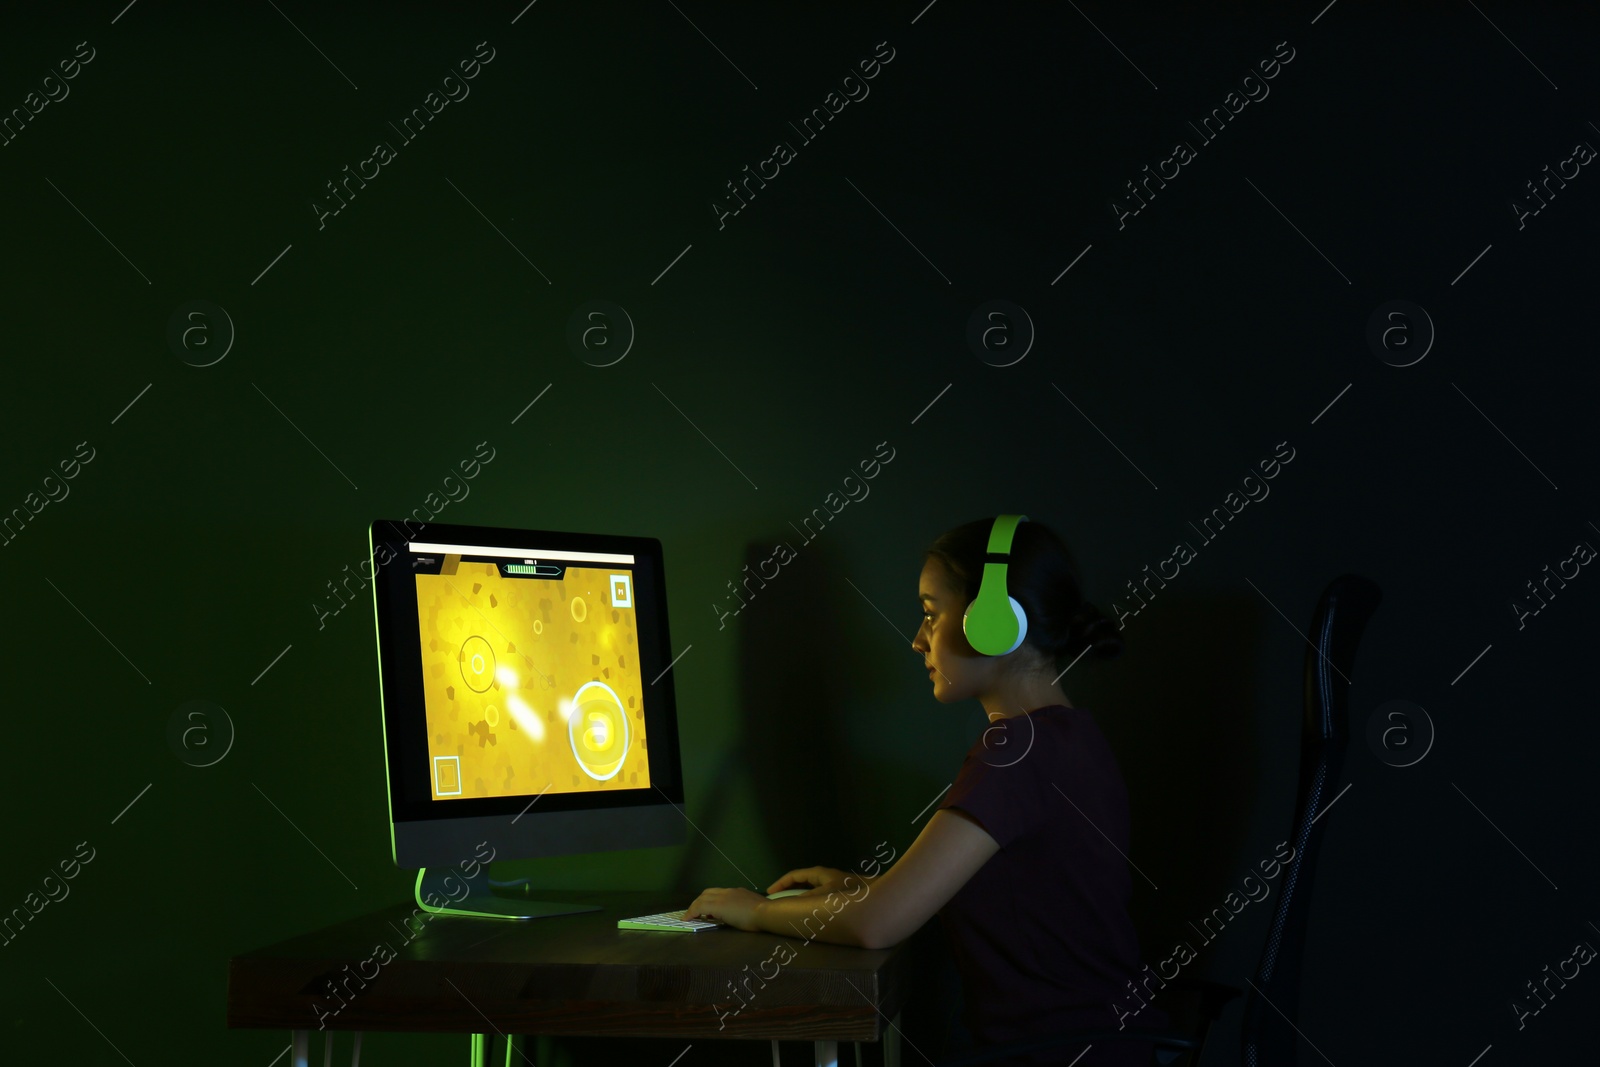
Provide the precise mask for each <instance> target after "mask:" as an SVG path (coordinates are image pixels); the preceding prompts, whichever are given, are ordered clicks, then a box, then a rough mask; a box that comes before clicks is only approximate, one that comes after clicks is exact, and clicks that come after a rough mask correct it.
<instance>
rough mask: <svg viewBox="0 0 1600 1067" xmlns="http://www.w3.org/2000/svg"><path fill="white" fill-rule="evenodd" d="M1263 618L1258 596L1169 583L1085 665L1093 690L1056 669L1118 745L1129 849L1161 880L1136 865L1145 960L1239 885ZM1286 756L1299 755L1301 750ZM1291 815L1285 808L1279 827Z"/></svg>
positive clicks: (1250, 796) (1252, 795)
mask: <svg viewBox="0 0 1600 1067" xmlns="http://www.w3.org/2000/svg"><path fill="white" fill-rule="evenodd" d="M1261 621H1262V609H1261V606H1260V602H1259V601H1258V600H1254V599H1251V598H1249V597H1231V596H1207V597H1203V598H1195V597H1188V598H1186V597H1184V596H1182V595H1180V594H1177V593H1175V592H1173V591H1169V592H1166V593H1163V594H1162V603H1161V604H1160V605H1159V610H1152V611H1147V612H1141V613H1140V614H1139V615H1138V616H1137V617H1134V618H1131V619H1129V620H1128V623H1127V627H1126V629H1125V631H1124V639H1125V640H1126V641H1127V651H1125V652H1124V653H1123V654H1122V656H1120V657H1119V658H1117V659H1115V660H1111V661H1109V662H1106V663H1104V664H1095V665H1094V666H1091V667H1090V669H1089V671H1088V672H1086V673H1087V675H1088V677H1086V678H1085V682H1086V683H1087V682H1088V681H1089V678H1090V677H1092V678H1093V679H1094V682H1093V690H1094V696H1093V697H1092V698H1091V697H1089V696H1088V695H1087V694H1088V692H1089V688H1090V687H1089V686H1088V685H1087V684H1085V685H1081V686H1074V685H1073V683H1072V675H1073V674H1075V673H1077V671H1078V668H1074V669H1073V670H1072V671H1069V672H1068V673H1067V676H1066V677H1065V678H1063V679H1062V686H1063V687H1064V688H1065V689H1066V690H1067V694H1068V696H1069V697H1071V698H1072V700H1073V703H1075V704H1076V703H1082V704H1083V705H1084V706H1085V707H1088V708H1089V709H1090V710H1091V711H1092V712H1094V715H1095V721H1096V723H1098V724H1099V726H1100V729H1101V731H1102V732H1103V733H1104V734H1105V735H1106V738H1107V740H1108V741H1109V742H1110V744H1111V747H1112V749H1113V751H1115V753H1116V756H1117V762H1118V764H1120V766H1121V768H1122V774H1123V778H1124V780H1125V781H1126V782H1127V785H1128V803H1129V807H1130V809H1131V815H1132V823H1133V834H1132V842H1131V849H1130V852H1129V855H1130V857H1131V858H1132V860H1133V862H1134V863H1135V864H1137V865H1138V866H1139V867H1140V868H1142V869H1143V870H1144V872H1145V874H1146V875H1148V876H1149V877H1150V878H1151V879H1153V880H1154V882H1155V884H1156V885H1158V886H1160V887H1161V889H1160V891H1159V892H1157V891H1156V890H1155V889H1153V888H1152V887H1151V884H1150V882H1148V881H1146V880H1145V878H1144V877H1142V876H1141V875H1140V874H1139V872H1138V871H1134V872H1133V903H1132V912H1133V918H1134V923H1135V925H1136V926H1137V927H1138V931H1139V944H1140V947H1141V949H1142V950H1143V954H1144V957H1145V960H1146V962H1149V961H1150V960H1152V959H1158V958H1160V956H1161V955H1163V954H1165V951H1166V950H1167V949H1168V948H1170V947H1171V945H1172V944H1173V943H1174V942H1176V941H1178V940H1181V939H1187V940H1189V941H1194V939H1195V935H1194V931H1193V930H1192V929H1191V928H1190V927H1189V920H1191V919H1193V918H1194V917H1195V916H1197V915H1201V914H1204V913H1205V911H1206V909H1208V908H1210V907H1211V906H1212V905H1213V904H1215V903H1216V902H1217V901H1219V900H1221V899H1222V898H1223V896H1224V895H1225V894H1226V893H1227V892H1228V891H1229V890H1230V889H1233V888H1235V887H1236V886H1237V883H1238V879H1239V873H1240V872H1239V871H1237V870H1235V868H1236V867H1237V866H1238V865H1239V861H1238V859H1237V857H1238V856H1239V855H1240V854H1241V850H1242V849H1243V848H1244V847H1245V844H1246V839H1247V836H1248V834H1249V831H1250V822H1251V806H1252V805H1253V804H1254V803H1255V802H1256V799H1257V798H1256V782H1257V780H1258V772H1259V768H1260V760H1261V753H1260V747H1259V745H1258V743H1257V737H1256V712H1255V700H1256V680H1257V671H1258V666H1259V664H1258V661H1257V651H1258V648H1259V645H1258V642H1257V641H1256V639H1255V635H1258V634H1260V632H1261ZM1088 662H1089V661H1087V660H1084V661H1082V662H1081V663H1080V667H1081V666H1083V665H1086V664H1088ZM1080 690H1082V691H1083V692H1084V693H1085V696H1084V697H1083V698H1081V699H1080V698H1079V697H1078V696H1077V695H1076V694H1077V693H1078V692H1079V691H1080ZM1284 700H1285V701H1286V703H1285V705H1284V707H1283V709H1282V711H1283V714H1284V715H1286V716H1291V717H1293V718H1294V721H1295V722H1299V718H1298V715H1299V709H1298V707H1297V706H1295V705H1293V702H1292V701H1293V695H1292V694H1287V695H1285V697H1284ZM1281 755H1282V758H1284V759H1288V760H1291V761H1294V762H1295V765H1296V766H1298V760H1299V750H1298V749H1294V750H1290V751H1286V752H1285V753H1282V754H1281ZM1288 819H1289V814H1288V813H1287V812H1285V813H1284V819H1283V825H1284V826H1285V828H1287V826H1288Z"/></svg>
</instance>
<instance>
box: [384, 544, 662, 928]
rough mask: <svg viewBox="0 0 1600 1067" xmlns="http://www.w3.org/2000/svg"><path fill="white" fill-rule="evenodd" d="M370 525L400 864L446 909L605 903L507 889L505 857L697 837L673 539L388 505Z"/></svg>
mask: <svg viewBox="0 0 1600 1067" xmlns="http://www.w3.org/2000/svg"><path fill="white" fill-rule="evenodd" d="M368 534H369V544H370V546H371V552H372V555H371V560H372V568H373V580H372V589H373V608H374V612H375V616H376V624H377V646H378V680H379V696H380V701H381V703H382V707H383V751H384V760H385V763H386V766H387V770H388V776H389V822H390V841H391V848H392V855H393V858H394V862H395V864H396V866H398V867H401V868H407V869H409V868H412V867H416V868H419V870H418V872H417V883H416V897H417V903H418V904H419V905H420V906H421V907H423V908H424V909H426V910H427V911H430V912H433V913H435V914H451V915H477V916H484V917H494V918H515V919H525V918H537V917H540V916H548V915H564V914H571V913H574V912H584V911H596V910H599V908H598V905H593V904H572V903H565V902H552V901H539V900H531V899H527V898H526V895H525V893H518V894H510V893H507V892H504V891H502V892H500V893H496V892H495V891H494V886H492V885H491V884H490V878H489V874H488V866H489V863H490V862H492V861H493V860H522V859H532V858H536V857H541V856H555V855H563V854H568V853H577V852H600V851H608V850H616V849H636V848H650V847H659V846H663V845H676V844H682V843H683V841H684V840H685V836H686V833H687V827H686V819H685V817H684V815H683V813H682V810H681V805H682V803H683V773H682V768H681V763H680V760H679V753H678V717H677V706H676V703H675V701H674V697H673V687H672V671H671V669H670V668H671V666H672V664H673V662H674V657H673V655H672V641H671V637H670V634H669V632H668V626H667V589H666V576H665V573H664V572H663V569H662V558H661V542H660V541H659V540H657V539H655V538H652V537H633V536H624V535H617V534H585V533H559V532H555V531H550V530H508V529H495V528H492V527H486V526H460V525H444V524H440V523H426V524H424V523H419V522H416V521H415V520H389V519H379V520H377V521H375V522H373V524H372V526H371V528H370V530H369V531H368Z"/></svg>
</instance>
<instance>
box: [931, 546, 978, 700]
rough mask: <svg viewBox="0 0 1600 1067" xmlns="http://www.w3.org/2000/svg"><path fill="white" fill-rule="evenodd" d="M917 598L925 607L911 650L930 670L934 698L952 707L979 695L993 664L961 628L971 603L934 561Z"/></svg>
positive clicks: (937, 562)
mask: <svg viewBox="0 0 1600 1067" xmlns="http://www.w3.org/2000/svg"><path fill="white" fill-rule="evenodd" d="M917 598H918V600H919V601H920V602H921V604H922V611H923V615H922V626H921V627H920V628H919V629H918V630H917V637H916V640H914V641H912V642H911V647H912V648H914V649H916V650H917V652H919V653H921V655H922V659H923V662H924V663H926V664H927V665H928V666H929V668H930V669H929V671H928V678H929V679H930V680H931V681H932V684H933V696H934V699H935V700H938V701H939V702H940V703H941V704H950V703H954V702H955V701H958V700H966V699H969V698H971V697H974V696H977V695H978V694H979V693H980V692H981V691H982V690H983V688H984V686H985V685H986V684H987V683H988V681H989V680H990V679H989V676H990V674H991V672H992V671H993V666H992V662H993V661H992V660H990V659H989V657H986V656H981V655H979V654H978V652H977V650H976V649H974V648H973V647H972V645H971V644H970V643H968V641H967V635H966V633H965V632H964V631H963V630H962V628H961V616H962V615H963V614H964V613H965V612H966V610H967V603H968V602H967V600H966V599H965V598H964V597H963V596H962V595H961V593H960V592H959V591H957V589H956V588H955V583H954V581H953V580H952V578H951V575H950V573H949V572H948V571H947V570H945V568H944V565H943V564H942V563H940V562H939V561H938V560H936V559H930V560H929V561H928V562H927V564H926V565H925V566H924V567H923V568H922V577H921V579H920V580H919V582H918V588H917Z"/></svg>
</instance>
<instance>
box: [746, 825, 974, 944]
mask: <svg viewBox="0 0 1600 1067" xmlns="http://www.w3.org/2000/svg"><path fill="white" fill-rule="evenodd" d="M998 851H1000V846H999V845H998V844H996V843H995V840H994V838H992V837H990V836H989V834H988V832H987V831H986V830H984V829H983V827H981V826H979V825H978V823H977V822H976V821H974V820H973V819H972V818H971V817H970V816H968V815H967V814H966V813H965V812H961V811H958V810H956V809H954V808H945V809H941V810H939V811H936V812H934V814H933V818H931V819H929V820H928V824H927V825H926V826H924V827H923V828H922V832H921V833H920V834H918V835H917V839H916V840H915V841H913V842H912V843H911V847H910V848H909V849H907V850H906V853H905V855H904V856H901V857H900V859H899V861H898V862H896V863H895V865H894V866H893V867H891V868H890V869H889V870H887V871H884V872H883V873H882V874H880V875H877V876H876V877H874V878H867V877H866V876H864V875H859V874H853V875H851V876H850V877H849V878H848V879H847V880H846V882H847V884H846V886H845V887H844V889H842V890H839V891H835V892H832V893H827V894H818V895H816V896H797V897H785V898H782V899H779V900H764V901H762V902H761V903H759V904H758V905H757V906H756V916H755V920H756V923H757V925H759V926H760V928H761V929H763V930H766V931H768V932H770V933H775V934H788V935H791V936H794V937H800V938H803V939H805V940H807V941H810V940H817V941H827V942H830V943H832V944H838V945H855V946H858V947H861V948H872V949H876V948H889V947H891V946H893V945H898V944H899V943H900V942H901V941H903V940H905V939H906V938H908V937H910V936H911V935H912V934H914V933H916V932H917V930H919V929H920V928H921V927H922V925H923V924H924V923H926V922H927V921H928V920H929V919H930V918H932V917H933V916H934V914H936V913H937V912H938V910H939V909H940V908H942V907H944V905H945V903H946V902H947V901H948V900H949V899H950V898H951V897H953V896H955V895H956V893H957V892H959V891H960V889H961V887H962V886H964V885H966V884H967V880H968V879H969V878H971V877H972V876H973V875H974V874H976V873H977V872H978V870H979V869H980V868H981V867H982V866H983V865H984V864H985V863H987V862H988V861H989V857H991V856H993V855H994V854H995V853H996V852H998Z"/></svg>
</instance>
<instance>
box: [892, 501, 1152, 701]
mask: <svg viewBox="0 0 1600 1067" xmlns="http://www.w3.org/2000/svg"><path fill="white" fill-rule="evenodd" d="M993 528H994V519H992V518H989V519H977V520H975V521H973V522H969V523H966V524H964V525H961V526H957V527H956V528H955V529H953V530H948V531H946V532H945V533H943V534H941V535H940V536H939V538H938V539H937V540H935V541H934V542H933V545H932V546H931V547H930V548H929V549H928V550H927V553H926V554H925V557H924V562H926V560H935V559H936V560H938V561H939V562H940V563H941V564H942V565H943V566H944V568H945V570H946V571H947V572H948V574H949V576H950V577H951V578H952V579H953V580H954V582H955V584H956V588H957V590H959V591H960V593H961V595H962V597H963V599H964V601H965V602H966V603H971V602H972V600H974V599H975V598H976V597H977V595H978V587H979V585H981V584H982V582H983V559H984V555H985V554H986V552H987V550H988V547H989V533H990V531H991V530H993ZM1006 587H1007V590H1008V591H1009V592H1010V594H1011V595H1012V596H1013V597H1015V598H1016V599H1017V603H1019V604H1021V605H1022V610H1023V611H1025V612H1027V613H1028V634H1027V637H1026V638H1025V639H1024V640H1023V645H1024V646H1028V645H1031V646H1033V647H1034V648H1035V649H1037V650H1038V651H1040V652H1042V653H1044V655H1045V656H1046V657H1048V658H1050V659H1052V660H1054V661H1055V667H1056V669H1057V670H1063V669H1065V668H1066V667H1067V665H1068V664H1070V663H1072V662H1073V661H1074V660H1075V659H1077V657H1078V655H1079V653H1081V652H1083V650H1084V648H1085V647H1087V648H1088V650H1089V654H1090V655H1092V656H1095V657H1097V658H1100V659H1110V658H1111V657H1113V656H1116V655H1118V654H1120V653H1121V652H1122V650H1123V642H1122V636H1121V635H1120V634H1119V633H1118V632H1117V627H1116V625H1115V624H1114V623H1113V622H1112V621H1111V620H1110V619H1109V618H1107V617H1106V616H1105V615H1104V614H1103V613H1102V612H1101V611H1100V609H1099V608H1097V607H1095V606H1094V605H1093V604H1091V603H1089V602H1088V601H1087V600H1085V599H1084V596H1083V581H1082V579H1081V577H1080V573H1079V571H1078V564H1077V561H1076V560H1075V559H1074V558H1073V555H1072V550H1071V549H1069V548H1068V547H1067V545H1066V542H1064V541H1062V540H1061V538H1060V537H1059V536H1057V535H1056V533H1055V531H1053V530H1051V529H1050V528H1049V527H1048V526H1045V525H1044V524H1043V523H1038V522H1033V521H1031V520H1029V521H1027V522H1021V523H1018V524H1017V530H1016V535H1015V536H1014V537H1013V538H1012V541H1011V560H1010V563H1009V565H1008V566H1007V568H1006Z"/></svg>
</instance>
